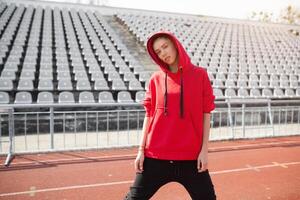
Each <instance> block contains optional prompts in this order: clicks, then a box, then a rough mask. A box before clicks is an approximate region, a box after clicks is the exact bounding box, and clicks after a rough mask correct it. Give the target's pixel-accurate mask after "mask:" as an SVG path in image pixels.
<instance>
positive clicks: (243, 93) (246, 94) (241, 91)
mask: <svg viewBox="0 0 300 200" xmlns="http://www.w3.org/2000/svg"><path fill="white" fill-rule="evenodd" d="M238 97H242V98H247V97H249V92H248V90H247V89H245V88H239V89H238Z"/></svg>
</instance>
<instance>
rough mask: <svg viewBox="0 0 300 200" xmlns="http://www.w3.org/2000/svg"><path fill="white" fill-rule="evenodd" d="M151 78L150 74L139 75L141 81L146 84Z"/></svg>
mask: <svg viewBox="0 0 300 200" xmlns="http://www.w3.org/2000/svg"><path fill="white" fill-rule="evenodd" d="M150 77H151V74H150V72H141V73H139V81H143V82H145V81H147V80H149V79H150Z"/></svg>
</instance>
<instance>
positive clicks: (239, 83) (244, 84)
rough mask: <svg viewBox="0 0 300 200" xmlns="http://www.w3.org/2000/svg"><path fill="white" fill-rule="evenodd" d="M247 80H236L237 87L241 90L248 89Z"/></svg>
mask: <svg viewBox="0 0 300 200" xmlns="http://www.w3.org/2000/svg"><path fill="white" fill-rule="evenodd" d="M247 82H248V81H247V80H245V79H242V80H238V81H237V87H239V88H240V87H243V88H246V87H248V85H247Z"/></svg>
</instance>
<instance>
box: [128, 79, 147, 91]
mask: <svg viewBox="0 0 300 200" xmlns="http://www.w3.org/2000/svg"><path fill="white" fill-rule="evenodd" d="M128 90H129V91H137V90H144V88H143V87H142V84H141V83H140V82H139V81H138V80H137V79H132V80H130V81H129V85H128Z"/></svg>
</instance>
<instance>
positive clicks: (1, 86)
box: [0, 78, 13, 91]
mask: <svg viewBox="0 0 300 200" xmlns="http://www.w3.org/2000/svg"><path fill="white" fill-rule="evenodd" d="M12 90H13V82H12V80H8V79H2V78H0V91H12Z"/></svg>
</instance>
